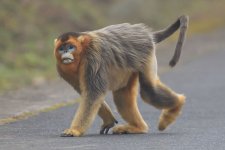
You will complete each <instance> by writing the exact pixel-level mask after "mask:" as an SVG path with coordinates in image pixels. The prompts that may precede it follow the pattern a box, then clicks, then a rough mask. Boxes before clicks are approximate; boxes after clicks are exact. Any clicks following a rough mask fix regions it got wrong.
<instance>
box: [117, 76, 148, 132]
mask: <svg viewBox="0 0 225 150" xmlns="http://www.w3.org/2000/svg"><path fill="white" fill-rule="evenodd" d="M137 81H138V74H133V75H132V76H131V77H130V79H129V82H128V85H127V86H126V87H124V88H122V89H119V90H117V91H115V92H113V98H114V102H115V104H116V107H117V109H118V111H119V113H120V115H121V116H122V118H123V119H124V120H125V121H127V124H125V125H117V126H115V127H114V128H113V133H114V134H124V133H146V132H147V131H148V126H147V124H146V123H145V121H144V120H143V118H142V116H141V114H140V112H139V110H138V106H137V102H136V99H137Z"/></svg>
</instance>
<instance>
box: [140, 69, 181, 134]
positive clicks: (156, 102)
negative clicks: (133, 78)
mask: <svg viewBox="0 0 225 150" xmlns="http://www.w3.org/2000/svg"><path fill="white" fill-rule="evenodd" d="M152 77H155V78H156V79H153V78H152ZM139 80H140V89H141V97H142V99H143V100H144V101H145V102H146V103H148V104H151V105H153V106H155V107H156V108H158V109H162V112H161V115H160V118H159V125H158V129H159V130H161V131H162V130H164V129H166V128H167V127H168V126H169V125H170V124H172V123H173V122H174V121H175V120H176V118H177V117H178V116H179V115H180V113H181V109H182V106H183V105H184V103H185V96H184V95H181V94H177V93H175V92H174V91H172V90H171V89H170V88H168V87H167V86H165V85H164V84H163V83H161V81H160V80H159V79H158V77H157V76H153V75H145V74H143V73H140V75H139Z"/></svg>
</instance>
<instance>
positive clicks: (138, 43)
mask: <svg viewBox="0 0 225 150" xmlns="http://www.w3.org/2000/svg"><path fill="white" fill-rule="evenodd" d="M91 33H93V34H92V35H94V36H96V38H95V40H94V41H93V42H94V43H93V45H98V48H97V49H98V50H99V51H101V55H102V57H101V58H102V60H101V61H104V63H103V64H108V65H114V66H115V67H121V68H127V69H132V70H137V71H138V70H139V71H141V69H142V67H143V65H145V64H146V63H148V61H149V56H150V53H152V52H153V50H154V47H155V46H154V42H153V36H152V34H151V29H150V28H148V27H147V26H146V25H144V24H134V25H131V24H128V23H123V24H117V25H111V26H108V27H105V28H102V29H100V30H96V31H93V32H91ZM93 51H94V50H93V49H90V51H89V54H90V53H94V52H93ZM90 55H92V54H90Z"/></svg>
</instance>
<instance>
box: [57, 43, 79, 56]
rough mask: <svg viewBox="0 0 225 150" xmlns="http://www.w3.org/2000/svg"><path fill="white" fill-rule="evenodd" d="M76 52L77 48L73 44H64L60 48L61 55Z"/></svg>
mask: <svg viewBox="0 0 225 150" xmlns="http://www.w3.org/2000/svg"><path fill="white" fill-rule="evenodd" d="M75 50H76V47H75V46H74V45H72V44H63V45H62V46H60V47H59V53H60V54H63V53H71V52H73V51H75Z"/></svg>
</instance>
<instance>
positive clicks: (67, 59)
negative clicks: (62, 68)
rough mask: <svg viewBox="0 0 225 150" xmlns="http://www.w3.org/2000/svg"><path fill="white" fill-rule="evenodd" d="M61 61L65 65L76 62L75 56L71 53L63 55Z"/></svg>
mask: <svg viewBox="0 0 225 150" xmlns="http://www.w3.org/2000/svg"><path fill="white" fill-rule="evenodd" d="M61 59H62V62H63V63H64V64H69V63H72V62H73V61H74V57H73V55H72V54H71V53H64V54H62V57H61Z"/></svg>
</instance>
